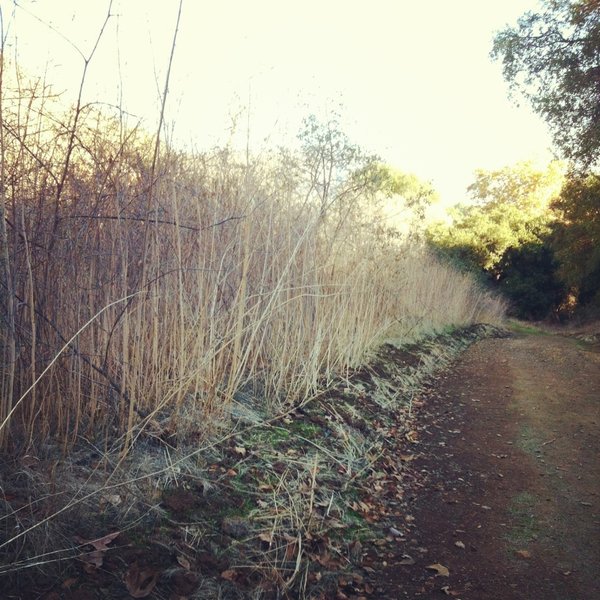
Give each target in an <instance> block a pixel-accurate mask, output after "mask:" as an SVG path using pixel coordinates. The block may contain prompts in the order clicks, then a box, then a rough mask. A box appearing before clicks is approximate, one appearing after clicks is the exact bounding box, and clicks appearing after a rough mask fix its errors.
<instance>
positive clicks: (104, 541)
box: [73, 531, 121, 552]
mask: <svg viewBox="0 0 600 600" xmlns="http://www.w3.org/2000/svg"><path fill="white" fill-rule="evenodd" d="M120 533H121V532H120V531H115V532H114V533H109V534H108V535H105V536H104V537H101V538H97V539H95V540H84V539H83V538H80V537H79V536H78V535H76V536H74V538H73V539H74V540H75V541H76V542H77V543H78V544H81V545H82V546H85V545H90V546H93V547H94V548H95V549H96V550H98V551H99V552H106V550H108V544H110V543H111V542H112V541H113V540H114V539H115V538H116V537H117V536H118V535H119V534H120Z"/></svg>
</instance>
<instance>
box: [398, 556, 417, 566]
mask: <svg viewBox="0 0 600 600" xmlns="http://www.w3.org/2000/svg"><path fill="white" fill-rule="evenodd" d="M398 564H399V565H414V564H415V559H414V558H413V557H412V556H410V555H409V554H403V555H402V560H401V561H400V562H399V563H398Z"/></svg>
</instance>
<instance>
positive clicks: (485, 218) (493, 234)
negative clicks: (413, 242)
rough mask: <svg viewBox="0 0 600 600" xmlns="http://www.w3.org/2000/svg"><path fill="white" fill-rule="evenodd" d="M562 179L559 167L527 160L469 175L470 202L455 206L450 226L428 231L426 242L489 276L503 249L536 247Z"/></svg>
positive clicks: (561, 167)
mask: <svg viewBox="0 0 600 600" xmlns="http://www.w3.org/2000/svg"><path fill="white" fill-rule="evenodd" d="M563 177H564V168H563V166H562V164H561V163H559V162H553V163H551V164H550V165H549V166H548V168H547V169H545V170H541V169H538V168H535V167H534V166H533V165H532V164H531V163H530V162H523V163H518V164H516V165H514V166H511V167H504V168H502V169H497V170H492V171H485V170H479V171H477V172H476V174H475V181H474V182H473V184H472V185H471V186H470V187H469V192H470V194H471V197H472V199H473V203H471V204H467V205H459V206H458V207H456V208H455V209H454V211H453V213H452V215H451V216H452V218H453V222H452V223H451V224H443V223H440V224H438V225H437V226H434V227H432V228H430V230H429V238H430V240H431V242H432V243H433V244H434V245H435V246H437V247H438V248H440V249H442V251H444V252H446V253H447V254H449V255H450V256H452V257H453V258H456V259H458V260H459V261H460V262H463V263H466V264H467V265H468V266H471V267H477V268H480V269H483V270H485V271H487V272H488V273H490V274H492V275H495V276H496V275H497V273H496V270H497V268H498V266H499V265H500V262H501V260H502V257H503V255H504V253H505V252H506V251H507V250H508V249H509V248H519V247H520V246H522V245H524V244H531V243H537V242H539V241H540V239H541V238H542V237H543V236H544V235H546V234H547V233H548V232H549V224H550V222H551V220H552V218H553V215H552V213H551V212H550V211H549V206H550V204H551V202H552V201H553V200H554V199H555V198H556V197H557V196H558V194H559V192H560V189H561V186H562V182H563Z"/></svg>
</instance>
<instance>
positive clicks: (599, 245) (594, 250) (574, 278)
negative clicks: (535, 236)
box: [552, 174, 600, 306]
mask: <svg viewBox="0 0 600 600" xmlns="http://www.w3.org/2000/svg"><path fill="white" fill-rule="evenodd" d="M553 209H554V211H555V212H556V214H557V221H556V223H555V224H554V235H553V239H552V245H553V246H554V248H555V252H556V257H557V258H558V261H559V263H560V269H559V273H560V275H561V278H562V279H563V280H564V281H565V283H567V284H568V285H569V286H570V287H571V289H572V290H573V291H574V292H575V295H576V296H577V300H578V301H579V302H580V303H582V304H595V305H596V306H600V175H597V174H591V175H587V176H571V177H570V178H569V179H568V180H567V182H566V184H565V186H564V188H563V190H562V193H561V195H560V197H559V198H558V199H557V200H556V201H555V202H554V204H553Z"/></svg>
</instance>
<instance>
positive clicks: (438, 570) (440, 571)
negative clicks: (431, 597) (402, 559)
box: [425, 563, 450, 577]
mask: <svg viewBox="0 0 600 600" xmlns="http://www.w3.org/2000/svg"><path fill="white" fill-rule="evenodd" d="M425 568H426V569H429V570H430V571H435V576H436V577H438V576H440V577H450V571H449V569H448V567H445V566H444V565H440V563H434V564H432V565H427V566H426V567H425Z"/></svg>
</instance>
